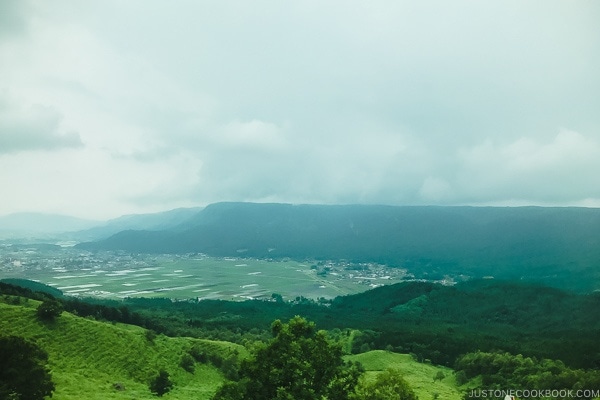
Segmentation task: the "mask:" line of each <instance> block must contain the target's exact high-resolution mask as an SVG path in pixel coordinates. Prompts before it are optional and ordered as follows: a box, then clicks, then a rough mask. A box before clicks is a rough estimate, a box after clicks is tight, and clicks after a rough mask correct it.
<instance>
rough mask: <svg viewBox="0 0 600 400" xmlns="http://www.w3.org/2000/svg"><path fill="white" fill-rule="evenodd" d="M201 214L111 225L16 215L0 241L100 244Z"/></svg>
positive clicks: (3, 226)
mask: <svg viewBox="0 0 600 400" xmlns="http://www.w3.org/2000/svg"><path fill="white" fill-rule="evenodd" d="M201 210H202V208H201V207H197V208H178V209H174V210H170V211H164V212H159V213H152V214H132V215H124V216H122V217H119V218H115V219H111V220H108V221H94V220H86V219H80V218H75V217H70V216H66V215H58V214H44V213H15V214H9V215H6V216H2V217H0V237H4V238H27V237H29V238H37V239H43V238H48V237H52V238H59V239H74V240H79V241H81V240H87V241H89V240H99V239H104V238H107V237H109V236H111V235H114V234H115V233H118V232H121V231H123V230H127V229H137V230H149V231H154V230H164V229H171V228H173V227H175V226H177V225H180V224H182V223H184V222H185V221H187V220H189V219H190V218H191V217H192V216H194V215H196V214H197V213H198V212H200V211H201Z"/></svg>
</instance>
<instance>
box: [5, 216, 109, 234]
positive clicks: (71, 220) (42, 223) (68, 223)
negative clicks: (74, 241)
mask: <svg viewBox="0 0 600 400" xmlns="http://www.w3.org/2000/svg"><path fill="white" fill-rule="evenodd" d="M99 223H100V222H99V221H93V220H87V219H81V218H76V217H71V216H66V215H58V214H44V213H15V214H9V215H5V216H2V217H0V236H2V237H13V238H14V237H28V236H47V235H56V234H60V233H65V232H73V231H79V230H83V229H89V228H91V227H93V226H95V225H98V224H99Z"/></svg>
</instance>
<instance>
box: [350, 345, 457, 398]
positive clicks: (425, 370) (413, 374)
mask: <svg viewBox="0 0 600 400" xmlns="http://www.w3.org/2000/svg"><path fill="white" fill-rule="evenodd" d="M346 359H347V360H349V361H355V362H356V361H358V362H360V363H361V364H362V365H363V367H364V368H365V370H366V373H365V378H366V379H374V377H375V376H377V374H379V373H381V372H383V371H385V370H386V369H389V368H393V369H394V370H397V371H400V373H401V374H402V377H403V378H404V379H406V381H407V382H408V383H409V384H410V386H411V388H412V389H413V390H414V391H415V393H416V394H417V396H419V399H421V400H428V399H433V398H434V396H435V394H436V393H437V395H438V396H439V398H440V399H444V400H460V399H462V394H461V392H460V391H459V389H458V388H457V387H456V381H455V379H454V374H453V372H454V371H453V370H452V369H450V368H446V367H440V366H434V365H431V364H425V363H420V362H417V361H415V360H413V358H412V357H411V356H410V355H408V354H398V353H392V352H389V351H384V350H374V351H369V352H366V353H362V354H357V355H352V356H347V357H346ZM439 372H441V373H442V374H443V375H444V378H443V379H441V380H438V379H436V380H434V377H435V376H436V375H437V374H438V373H439Z"/></svg>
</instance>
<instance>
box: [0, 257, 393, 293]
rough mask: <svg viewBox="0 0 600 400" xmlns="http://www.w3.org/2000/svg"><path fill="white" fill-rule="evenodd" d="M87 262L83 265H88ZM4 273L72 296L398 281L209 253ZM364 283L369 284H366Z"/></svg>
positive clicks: (332, 289) (307, 288)
mask: <svg viewBox="0 0 600 400" xmlns="http://www.w3.org/2000/svg"><path fill="white" fill-rule="evenodd" d="M84 265H85V264H84ZM15 272H16V271H13V273H11V274H5V273H0V277H19V278H27V279H33V280H37V281H39V282H42V283H45V284H47V285H50V286H53V287H56V288H58V289H60V290H61V291H63V292H64V293H65V294H67V295H71V296H95V297H105V298H125V297H169V298H176V299H189V298H197V299H221V300H244V299H260V298H268V297H271V294H272V293H279V294H281V295H282V296H283V297H284V299H288V300H289V299H294V298H296V297H297V296H304V297H307V298H313V299H316V298H319V297H324V298H333V297H335V296H339V295H345V294H351V293H358V292H362V291H365V290H367V289H369V288H371V287H373V286H374V285H379V284H384V283H386V284H389V283H393V282H395V281H398V280H399V279H397V280H396V279H390V277H389V276H381V277H377V276H376V275H375V276H373V275H371V276H368V277H363V278H364V279H362V280H360V279H356V278H360V276H358V277H357V276H353V275H352V274H350V275H351V276H348V275H347V274H345V273H342V271H339V272H332V273H329V274H327V275H326V276H323V274H317V271H316V270H315V269H314V268H313V269H311V267H310V265H308V264H306V263H301V262H296V261H267V260H256V259H243V258H213V257H208V256H198V257H196V258H194V257H188V258H183V257H172V258H171V257H162V258H160V257H159V258H157V259H153V260H152V261H151V262H149V261H148V260H136V259H133V260H127V261H120V262H119V261H115V260H110V261H106V262H94V263H90V265H86V266H85V267H83V266H81V265H78V266H73V265H70V266H64V265H60V266H52V265H50V266H47V267H44V268H39V267H38V268H36V269H29V270H27V271H26V273H25V272H23V273H21V274H19V273H15ZM365 282H366V283H365Z"/></svg>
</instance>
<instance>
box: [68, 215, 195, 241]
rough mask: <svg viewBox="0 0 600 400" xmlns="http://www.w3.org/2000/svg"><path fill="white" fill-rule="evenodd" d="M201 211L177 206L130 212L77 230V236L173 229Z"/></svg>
mask: <svg viewBox="0 0 600 400" xmlns="http://www.w3.org/2000/svg"><path fill="white" fill-rule="evenodd" d="M200 211H202V208H201V207H196V208H177V209H174V210H169V211H164V212H159V213H152V214H131V215H124V216H122V217H119V218H115V219H111V220H109V221H107V222H105V223H103V224H101V225H98V226H94V227H93V228H90V229H86V230H82V231H79V232H77V237H78V238H80V239H85V240H97V239H103V238H107V237H109V236H111V235H114V234H116V233H118V232H121V231H124V230H133V229H135V230H148V231H159V230H168V229H173V228H175V227H177V226H179V225H181V224H183V223H184V222H186V221H188V220H189V219H190V218H192V217H193V216H195V215H196V214H198V213H199V212H200Z"/></svg>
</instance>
